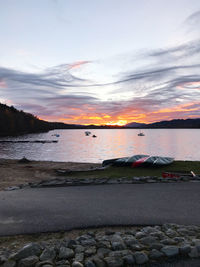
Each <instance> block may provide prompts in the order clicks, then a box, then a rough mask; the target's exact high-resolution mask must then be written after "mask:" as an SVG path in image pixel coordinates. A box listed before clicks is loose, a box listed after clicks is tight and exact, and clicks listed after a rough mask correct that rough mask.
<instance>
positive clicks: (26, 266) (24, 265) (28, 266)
mask: <svg viewBox="0 0 200 267" xmlns="http://www.w3.org/2000/svg"><path fill="white" fill-rule="evenodd" d="M38 261H39V258H38V257H37V256H30V257H28V258H25V259H22V260H20V261H19V263H18V267H34V266H35V264H36V263H37V262H38Z"/></svg>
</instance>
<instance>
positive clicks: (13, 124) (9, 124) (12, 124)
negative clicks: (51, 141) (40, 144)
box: [0, 104, 52, 136]
mask: <svg viewBox="0 0 200 267" xmlns="http://www.w3.org/2000/svg"><path fill="white" fill-rule="evenodd" d="M51 128H52V126H51V125H49V123H48V122H46V121H43V120H39V119H38V118H36V117H35V116H33V115H32V114H29V113H25V112H23V111H19V110H17V109H16V108H14V107H13V106H11V107H9V106H7V105H4V104H0V136H6V135H17V134H24V133H33V132H42V131H48V130H50V129H51Z"/></svg>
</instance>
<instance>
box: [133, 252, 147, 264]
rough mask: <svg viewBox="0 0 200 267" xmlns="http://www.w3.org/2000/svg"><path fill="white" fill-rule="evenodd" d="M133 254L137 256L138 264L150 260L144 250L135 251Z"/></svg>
mask: <svg viewBox="0 0 200 267" xmlns="http://www.w3.org/2000/svg"><path fill="white" fill-rule="evenodd" d="M133 256H134V257H135V261H136V263H137V264H144V263H146V262H148V260H149V258H148V256H147V255H146V254H145V253H144V252H139V251H137V252H135V253H133Z"/></svg>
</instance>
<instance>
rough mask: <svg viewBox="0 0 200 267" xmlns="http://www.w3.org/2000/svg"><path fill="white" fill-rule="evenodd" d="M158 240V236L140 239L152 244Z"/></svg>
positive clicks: (143, 242) (144, 242)
mask: <svg viewBox="0 0 200 267" xmlns="http://www.w3.org/2000/svg"><path fill="white" fill-rule="evenodd" d="M157 240H158V238H157V237H154V236H147V237H143V238H141V239H140V242H141V243H142V244H144V245H147V246H150V245H151V244H152V243H155V242H156V241H157Z"/></svg>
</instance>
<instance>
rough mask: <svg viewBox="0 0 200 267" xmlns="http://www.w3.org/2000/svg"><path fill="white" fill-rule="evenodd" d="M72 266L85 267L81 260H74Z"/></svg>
mask: <svg viewBox="0 0 200 267" xmlns="http://www.w3.org/2000/svg"><path fill="white" fill-rule="evenodd" d="M72 267H83V264H82V263H81V262H79V261H74V262H73V263H72Z"/></svg>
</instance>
